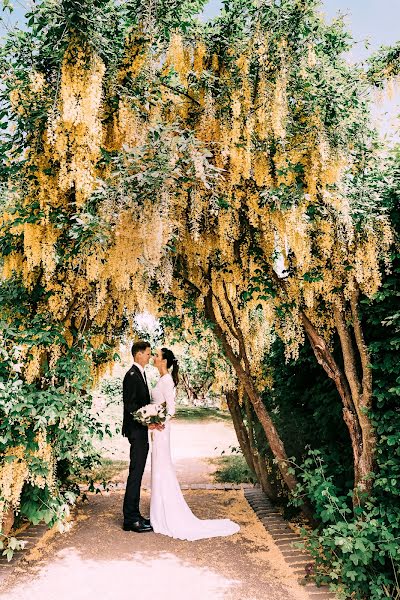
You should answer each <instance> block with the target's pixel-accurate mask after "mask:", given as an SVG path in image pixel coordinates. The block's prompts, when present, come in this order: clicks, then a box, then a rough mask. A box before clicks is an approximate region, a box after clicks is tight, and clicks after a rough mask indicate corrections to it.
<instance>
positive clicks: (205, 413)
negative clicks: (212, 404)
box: [176, 404, 231, 421]
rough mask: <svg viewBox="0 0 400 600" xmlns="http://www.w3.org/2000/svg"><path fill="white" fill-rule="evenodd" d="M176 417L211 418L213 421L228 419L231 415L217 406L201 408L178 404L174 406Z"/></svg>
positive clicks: (201, 419)
mask: <svg viewBox="0 0 400 600" xmlns="http://www.w3.org/2000/svg"><path fill="white" fill-rule="evenodd" d="M176 418H177V419H180V420H185V421H203V420H205V419H211V420H214V421H230V420H231V416H230V414H229V412H228V411H223V410H218V409H217V408H203V407H201V406H180V405H179V404H178V405H177V407H176Z"/></svg>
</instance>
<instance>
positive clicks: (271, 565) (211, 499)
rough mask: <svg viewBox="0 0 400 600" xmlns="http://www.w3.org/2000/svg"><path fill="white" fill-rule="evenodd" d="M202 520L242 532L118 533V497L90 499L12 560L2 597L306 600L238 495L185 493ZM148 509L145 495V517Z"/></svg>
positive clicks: (6, 599)
mask: <svg viewBox="0 0 400 600" xmlns="http://www.w3.org/2000/svg"><path fill="white" fill-rule="evenodd" d="M185 496H186V498H187V501H188V503H189V505H190V506H191V507H192V509H193V511H194V512H195V513H196V514H197V515H198V516H199V517H202V518H214V517H218V518H220V517H229V518H231V519H233V520H235V521H236V522H238V523H239V524H240V526H241V531H240V532H239V533H237V534H236V535H234V536H231V537H227V538H213V539H211V540H200V541H196V542H185V541H179V540H173V539H170V538H168V537H165V536H162V535H157V534H155V533H146V534H135V533H131V532H124V531H122V529H121V517H120V515H121V503H122V497H123V492H113V493H112V494H110V495H108V496H107V495H103V496H100V495H97V496H96V495H93V496H90V498H89V502H88V503H86V504H84V505H82V506H80V507H79V510H78V512H77V515H76V518H75V521H74V525H73V527H72V529H71V530H70V531H69V532H68V533H65V534H63V535H60V534H58V533H52V532H48V533H47V534H46V536H45V537H44V538H43V539H42V540H41V542H40V543H39V545H38V546H36V548H34V549H33V550H32V551H31V552H30V554H29V555H28V556H27V557H26V558H25V559H23V561H22V562H20V563H18V566H17V567H16V568H15V570H14V572H13V573H12V575H10V577H9V578H8V579H7V581H6V586H5V587H3V589H2V590H0V600H55V599H57V600H92V599H93V600H116V599H118V598H123V599H124V600H137V598H140V600H158V599H161V600H187V599H190V600H266V599H268V600H306V599H307V598H308V595H307V593H306V591H305V590H304V589H303V588H302V587H301V586H299V585H298V584H297V582H296V580H295V578H294V576H293V574H292V573H291V572H290V570H289V569H288V567H287V565H286V564H285V562H284V561H283V558H282V555H281V554H280V552H279V551H278V549H277V547H276V546H275V544H274V542H273V540H272V538H271V537H270V536H269V534H268V533H267V532H266V531H265V529H264V528H263V526H262V525H261V523H260V521H259V520H258V519H257V517H256V516H255V514H254V512H253V511H252V510H251V509H250V507H249V506H248V504H247V502H246V500H245V499H244V497H243V493H242V492H241V491H229V492H224V491H221V492H219V491H214V490H213V491H210V490H196V491H188V492H186V493H185ZM148 509H149V494H148V493H147V492H145V493H144V497H143V512H144V513H147V512H148Z"/></svg>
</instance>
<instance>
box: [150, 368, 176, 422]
mask: <svg viewBox="0 0 400 600" xmlns="http://www.w3.org/2000/svg"><path fill="white" fill-rule="evenodd" d="M175 396H176V391H175V385H174V381H173V379H172V376H171V375H170V374H169V373H167V374H166V375H163V376H162V377H160V379H159V380H158V382H157V385H156V386H155V387H154V388H153V390H152V391H151V403H152V404H162V403H163V402H165V403H166V405H167V414H168V417H167V418H171V417H172V416H173V415H174V414H175Z"/></svg>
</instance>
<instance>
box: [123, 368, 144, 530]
mask: <svg viewBox="0 0 400 600" xmlns="http://www.w3.org/2000/svg"><path fill="white" fill-rule="evenodd" d="M123 400H124V420H123V423H122V435H124V436H125V437H127V438H128V440H129V442H130V445H131V451H130V465H129V475H128V481H127V482H126V490H125V497H124V508H123V512H124V523H125V525H131V524H132V523H134V522H135V521H137V520H138V518H139V516H140V510H139V504H140V486H141V483H142V477H143V471H144V468H145V465H146V459H147V454H148V452H149V441H148V429H147V427H145V426H144V425H141V424H140V423H138V422H137V421H135V420H134V418H133V417H132V414H131V413H133V412H135V411H136V410H138V409H139V408H141V407H142V406H146V404H150V393H149V388H148V387H147V385H146V382H145V380H144V378H143V376H142V374H141V372H140V369H138V367H136V365H132V367H131V368H130V369H129V371H128V372H127V373H126V375H125V377H124V382H123Z"/></svg>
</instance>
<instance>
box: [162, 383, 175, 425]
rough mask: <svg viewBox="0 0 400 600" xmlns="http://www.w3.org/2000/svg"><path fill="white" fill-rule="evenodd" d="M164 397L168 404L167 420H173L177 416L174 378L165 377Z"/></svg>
mask: <svg viewBox="0 0 400 600" xmlns="http://www.w3.org/2000/svg"><path fill="white" fill-rule="evenodd" d="M163 396H164V399H165V402H166V404H167V413H168V417H167V418H171V417H173V416H174V414H175V385H174V382H173V379H172V377H165V378H164V380H163Z"/></svg>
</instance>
